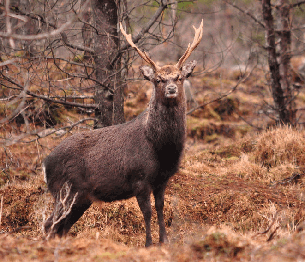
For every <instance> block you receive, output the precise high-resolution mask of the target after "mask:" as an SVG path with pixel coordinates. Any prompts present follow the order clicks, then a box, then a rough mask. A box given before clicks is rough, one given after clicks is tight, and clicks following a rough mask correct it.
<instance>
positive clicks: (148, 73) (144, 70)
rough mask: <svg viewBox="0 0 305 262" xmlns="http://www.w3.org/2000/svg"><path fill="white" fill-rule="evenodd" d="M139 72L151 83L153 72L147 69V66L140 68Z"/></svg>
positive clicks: (149, 68)
mask: <svg viewBox="0 0 305 262" xmlns="http://www.w3.org/2000/svg"><path fill="white" fill-rule="evenodd" d="M140 70H141V72H142V74H143V75H144V78H145V79H147V80H149V81H152V79H153V78H154V77H155V72H154V70H153V69H152V68H151V67H149V66H146V65H145V66H140Z"/></svg>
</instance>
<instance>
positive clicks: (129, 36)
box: [120, 23, 160, 71]
mask: <svg viewBox="0 0 305 262" xmlns="http://www.w3.org/2000/svg"><path fill="white" fill-rule="evenodd" d="M120 29H121V32H122V34H123V35H124V36H125V38H126V40H127V42H128V43H129V44H130V45H131V46H132V47H133V48H134V49H135V50H137V52H138V53H139V55H140V56H141V57H142V58H143V59H144V60H145V61H146V62H147V63H148V64H150V65H152V67H153V68H154V69H155V71H157V70H159V69H160V67H159V66H157V64H156V63H155V62H154V61H153V60H151V58H150V57H149V56H148V54H147V53H146V52H145V51H143V52H142V51H141V50H140V49H139V48H138V47H137V46H136V45H135V44H134V42H133V41H132V38H131V34H129V35H128V34H127V33H126V32H125V30H124V28H123V26H122V23H120Z"/></svg>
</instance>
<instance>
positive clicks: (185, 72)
mask: <svg viewBox="0 0 305 262" xmlns="http://www.w3.org/2000/svg"><path fill="white" fill-rule="evenodd" d="M196 65H197V61H196V60H193V61H191V62H188V63H187V64H185V65H184V66H182V69H181V75H182V77H184V78H188V77H189V76H190V75H191V73H192V72H193V69H194V68H195V66H196Z"/></svg>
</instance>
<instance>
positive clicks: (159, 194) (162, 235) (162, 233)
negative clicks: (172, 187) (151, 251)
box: [153, 184, 168, 243]
mask: <svg viewBox="0 0 305 262" xmlns="http://www.w3.org/2000/svg"><path fill="white" fill-rule="evenodd" d="M165 187H166V184H165V185H162V186H160V187H158V188H156V189H154V191H153V194H154V197H155V207H156V211H157V216H158V223H159V241H160V243H168V239H167V235H166V229H165V223H164V216H163V208H164V192H165Z"/></svg>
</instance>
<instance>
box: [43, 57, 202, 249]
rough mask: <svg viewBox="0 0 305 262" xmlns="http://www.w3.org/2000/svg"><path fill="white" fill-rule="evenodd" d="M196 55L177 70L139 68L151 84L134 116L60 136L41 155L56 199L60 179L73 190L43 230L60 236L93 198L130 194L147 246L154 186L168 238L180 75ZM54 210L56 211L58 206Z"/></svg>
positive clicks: (182, 129) (178, 139)
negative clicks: (63, 213) (69, 202)
mask: <svg viewBox="0 0 305 262" xmlns="http://www.w3.org/2000/svg"><path fill="white" fill-rule="evenodd" d="M195 65H196V61H193V62H190V63H188V64H186V65H185V66H184V67H182V69H181V70H178V69H177V68H176V67H174V66H164V67H162V68H161V69H160V70H159V71H157V72H155V71H153V69H151V68H150V67H148V66H144V67H142V68H141V71H142V73H143V74H144V77H145V78H146V79H148V80H150V81H151V82H153V83H154V84H155V90H154V92H153V95H152V98H151V100H150V102H149V105H148V108H147V109H146V110H145V111H144V112H143V113H142V114H141V115H139V116H138V117H137V118H135V119H133V120H132V121H130V122H127V123H125V124H121V125H115V126H110V127H106V128H102V129H97V130H93V131H89V132H82V133H78V134H74V135H72V136H71V137H69V138H67V139H65V140H64V141H62V142H61V144H59V145H58V146H57V147H56V148H55V149H54V150H53V152H51V154H50V155H49V156H48V157H47V158H46V159H45V161H44V168H45V175H46V180H47V185H48V188H49V190H50V192H51V193H52V194H53V196H54V198H55V205H58V204H59V197H58V195H59V192H60V190H61V188H62V187H63V185H64V183H65V182H68V183H69V184H70V185H71V196H74V195H75V194H76V193H78V195H77V198H76V201H75V203H74V205H73V207H72V209H71V212H70V213H69V214H68V216H67V217H66V218H64V219H62V220H61V221H60V222H59V223H58V224H56V225H55V226H53V229H52V232H49V231H50V230H51V228H52V224H53V219H54V216H58V215H60V214H54V213H55V211H54V212H53V213H52V214H51V216H50V217H49V218H48V220H47V221H46V223H45V231H46V232H47V233H49V234H52V235H55V234H58V235H60V236H62V235H64V234H65V233H67V232H68V231H69V229H70V228H71V226H72V225H73V224H74V223H75V222H76V221H77V220H78V219H79V218H80V217H81V216H82V214H83V213H84V212H85V211H86V210H87V209H88V208H89V207H90V205H91V203H92V202H93V201H96V200H98V201H107V202H111V201H115V200H120V199H128V198H131V197H133V196H135V197H136V198H137V200H138V203H139V206H140V208H141V211H142V213H143V216H144V220H145V226H146V246H149V245H151V244H152V238H151V230H150V220H151V204H150V195H151V192H153V194H154V197H155V202H156V205H155V206H156V210H157V214H158V221H159V227H160V242H167V236H166V231H165V224H164V219H163V206H164V191H165V187H166V184H167V182H168V180H169V178H170V177H171V176H173V175H174V174H175V173H176V172H177V170H178V167H179V162H180V159H181V156H182V153H183V148H184V142H185V135H186V112H185V111H186V101H185V93H184V89H183V81H184V79H186V78H187V77H188V76H189V75H190V74H191V72H192V70H193V68H194V67H195ZM57 212H58V211H57Z"/></svg>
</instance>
